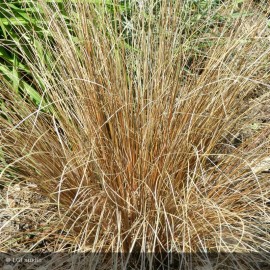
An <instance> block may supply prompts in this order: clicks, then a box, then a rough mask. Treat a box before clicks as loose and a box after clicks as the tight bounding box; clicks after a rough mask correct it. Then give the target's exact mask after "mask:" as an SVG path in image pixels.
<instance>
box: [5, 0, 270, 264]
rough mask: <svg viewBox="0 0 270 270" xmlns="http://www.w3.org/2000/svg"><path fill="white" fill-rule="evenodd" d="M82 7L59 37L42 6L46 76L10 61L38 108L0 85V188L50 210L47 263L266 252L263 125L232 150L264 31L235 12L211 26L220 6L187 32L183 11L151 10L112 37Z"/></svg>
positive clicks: (261, 81) (52, 16) (136, 10)
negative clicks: (21, 192)
mask: <svg viewBox="0 0 270 270" xmlns="http://www.w3.org/2000/svg"><path fill="white" fill-rule="evenodd" d="M41 2H42V1H41ZM86 2H87V1H85V3H84V4H78V3H77V4H74V2H73V3H72V2H69V4H67V5H66V8H67V10H68V11H69V15H70V16H71V17H72V18H73V21H72V22H71V23H70V25H67V24H66V22H65V20H64V18H63V17H62V16H61V15H60V12H59V11H58V10H57V7H56V6H49V5H44V7H43V8H44V14H43V16H44V22H46V27H47V30H48V32H49V33H50V35H51V36H50V37H48V38H44V40H41V42H43V50H44V51H43V52H44V54H48V55H49V58H50V61H49V63H48V61H47V62H46V61H45V60H44V59H45V58H44V55H43V56H42V55H41V54H40V53H39V52H38V51H37V50H36V49H35V47H34V46H33V48H32V50H33V55H32V56H31V57H32V58H31V60H30V58H28V56H27V55H23V52H22V57H23V58H24V59H25V61H27V62H28V65H29V66H30V67H31V70H32V73H33V78H34V79H33V80H34V83H35V85H36V87H37V88H38V89H39V87H40V93H41V94H42V95H43V98H44V102H42V103H41V104H40V106H39V107H38V108H37V106H36V105H35V104H34V103H33V102H31V101H29V100H28V99H27V98H25V97H21V96H19V95H18V94H16V93H14V92H12V90H11V89H10V88H8V86H7V85H4V84H3V85H2V88H1V93H0V99H1V100H3V101H4V104H5V108H6V110H5V112H3V114H5V117H1V118H0V126H1V134H2V135H1V139H0V143H1V148H2V151H3V154H4V160H5V163H4V162H2V164H1V167H0V168H1V171H0V173H1V181H2V182H6V183H7V182H8V181H10V180H9V179H10V175H13V177H16V178H18V179H20V180H21V181H28V182H31V183H35V184H36V185H37V187H38V189H37V190H38V192H40V193H41V194H42V195H44V196H45V197H48V198H50V200H51V202H52V203H53V204H55V205H56V206H57V208H56V209H57V210H56V211H57V212H58V219H57V220H58V221H57V222H55V221H54V223H52V224H51V226H52V230H53V228H57V229H59V228H60V229H61V230H62V232H65V234H64V235H62V236H61V238H60V240H59V242H58V243H57V244H58V245H59V246H58V247H55V250H61V249H62V248H64V247H65V245H66V244H67V243H69V244H70V243H72V246H73V248H74V249H77V250H80V251H93V252H98V251H103V252H128V251H136V252H168V251H170V252H184V253H192V252H193V253H194V252H240V253H241V252H244V253H245V252H262V251H269V250H270V242H269V240H270V239H269V235H268V234H269V224H270V223H269V222H270V220H269V174H266V173H264V174H263V173H260V170H258V169H256V170H255V169H254V168H255V167H256V164H259V163H260V162H262V161H263V160H264V159H265V158H266V157H267V156H269V133H270V130H269V125H265V126H264V128H263V129H261V130H259V131H257V132H254V134H253V136H252V137H250V138H247V139H245V140H244V141H243V142H242V143H241V144H240V145H239V146H238V147H236V146H235V145H233V144H232V141H233V140H232V137H233V135H236V134H237V133H238V132H239V131H241V130H242V129H243V128H244V127H246V126H247V125H249V124H250V122H252V119H250V118H249V117H248V115H249V110H247V111H244V110H243V108H245V98H247V97H248V95H249V94H250V93H251V92H252V91H253V90H254V89H257V88H260V87H264V88H268V90H269V78H270V76H269V75H270V74H269V59H270V58H269V57H270V39H269V28H268V27H267V19H266V18H265V17H264V16H263V14H261V13H260V12H259V10H255V9H252V12H253V13H252V15H251V16H242V15H241V12H242V10H245V11H246V10H249V8H251V7H253V6H251V4H250V3H251V1H247V2H248V3H246V4H244V5H243V6H242V7H240V9H239V10H238V12H239V14H240V15H239V16H238V17H237V18H233V19H228V20H227V21H225V22H224V23H223V24H213V25H212V26H211V25H210V21H211V20H212V19H213V17H214V15H215V14H219V13H220V14H227V16H229V14H230V12H231V10H232V6H231V5H226V6H225V5H222V4H221V5H220V6H218V7H217V8H216V9H215V10H212V11H211V12H212V13H209V14H207V17H206V19H205V25H203V24H201V22H200V23H196V22H195V25H193V26H192V27H191V26H190V27H189V26H187V24H188V23H190V24H191V22H189V20H186V21H184V19H183V18H186V17H185V16H187V14H186V13H187V12H185V11H184V6H183V5H184V1H155V0H151V1H148V2H147V3H146V1H141V4H140V5H136V3H135V1H133V5H132V8H131V9H132V11H131V14H132V15H131V18H130V19H129V21H128V23H127V24H120V22H121V21H123V20H124V19H123V17H125V16H124V15H123V13H121V9H120V8H119V6H117V5H113V6H112V11H110V12H109V11H108V10H107V9H105V8H102V7H101V6H100V5H98V4H89V3H86ZM158 2H159V3H160V6H159V8H160V10H159V11H158V12H157V11H155V9H156V8H157V5H158ZM228 2H230V3H231V2H232V1H228ZM241 8H242V9H241ZM190 16H191V15H190ZM126 19H127V18H126ZM208 23H209V28H208V32H207V33H206V31H205V30H204V29H203V27H204V26H207V25H208ZM70 27H71V28H72V31H73V32H72V34H71V32H70V31H71V30H70ZM116 27H117V29H118V30H117V31H116ZM127 35H130V36H131V38H130V40H129V41H128V42H129V45H127ZM73 36H76V38H74V37H73ZM51 37H52V38H53V40H54V42H51V41H50V40H51V39H50V38H51ZM32 59H35V60H34V61H33V60H32ZM40 78H41V79H42V83H40V81H39V79H40ZM268 93H269V91H268V92H266V94H265V96H264V99H265V100H266V99H268V98H269V95H268ZM251 109H252V108H250V110H251ZM267 203H268V205H267ZM187 260H191V259H190V258H189V259H187ZM191 269H192V268H191ZM239 269H240V268H239Z"/></svg>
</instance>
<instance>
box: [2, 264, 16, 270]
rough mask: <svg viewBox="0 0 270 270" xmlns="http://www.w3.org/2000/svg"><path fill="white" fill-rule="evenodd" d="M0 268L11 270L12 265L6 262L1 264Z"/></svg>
mask: <svg viewBox="0 0 270 270" xmlns="http://www.w3.org/2000/svg"><path fill="white" fill-rule="evenodd" d="M2 270H13V267H12V266H11V265H10V264H6V265H4V266H3V268H2Z"/></svg>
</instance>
